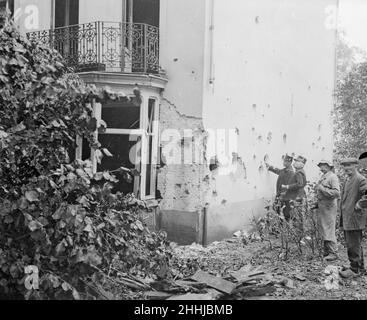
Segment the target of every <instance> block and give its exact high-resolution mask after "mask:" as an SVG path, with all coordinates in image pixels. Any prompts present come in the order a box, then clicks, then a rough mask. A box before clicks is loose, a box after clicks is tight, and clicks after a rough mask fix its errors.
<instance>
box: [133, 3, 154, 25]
mask: <svg viewBox="0 0 367 320" xmlns="http://www.w3.org/2000/svg"><path fill="white" fill-rule="evenodd" d="M133 21H134V23H147V24H150V25H152V26H155V27H159V0H134V4H133Z"/></svg>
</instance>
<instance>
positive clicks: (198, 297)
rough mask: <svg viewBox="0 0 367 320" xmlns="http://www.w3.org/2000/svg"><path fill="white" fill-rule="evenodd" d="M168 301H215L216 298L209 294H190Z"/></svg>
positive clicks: (174, 297)
mask: <svg viewBox="0 0 367 320" xmlns="http://www.w3.org/2000/svg"><path fill="white" fill-rule="evenodd" d="M167 300H214V298H213V297H212V295H210V294H209V293H204V294H196V293H188V294H184V295H180V296H173V297H171V298H168V299H167Z"/></svg>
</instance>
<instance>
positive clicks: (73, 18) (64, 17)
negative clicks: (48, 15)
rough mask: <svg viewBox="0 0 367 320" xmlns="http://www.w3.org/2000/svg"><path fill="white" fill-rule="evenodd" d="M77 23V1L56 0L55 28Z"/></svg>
mask: <svg viewBox="0 0 367 320" xmlns="http://www.w3.org/2000/svg"><path fill="white" fill-rule="evenodd" d="M78 23H79V0H56V2H55V28H59V27H65V26H72V25H75V24H78Z"/></svg>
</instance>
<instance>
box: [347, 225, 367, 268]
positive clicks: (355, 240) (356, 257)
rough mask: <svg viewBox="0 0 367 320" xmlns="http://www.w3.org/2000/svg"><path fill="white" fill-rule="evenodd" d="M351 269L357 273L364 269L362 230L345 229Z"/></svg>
mask: <svg viewBox="0 0 367 320" xmlns="http://www.w3.org/2000/svg"><path fill="white" fill-rule="evenodd" d="M344 236H345V241H346V243H347V250H348V258H349V261H350V269H351V270H352V271H354V272H356V273H358V272H360V271H364V270H365V269H364V259H363V248H362V230H352V231H344Z"/></svg>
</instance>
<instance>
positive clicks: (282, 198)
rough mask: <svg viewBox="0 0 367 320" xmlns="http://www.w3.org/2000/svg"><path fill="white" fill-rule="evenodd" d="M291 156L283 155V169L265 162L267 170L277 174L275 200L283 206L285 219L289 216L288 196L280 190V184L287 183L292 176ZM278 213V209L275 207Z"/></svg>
mask: <svg viewBox="0 0 367 320" xmlns="http://www.w3.org/2000/svg"><path fill="white" fill-rule="evenodd" d="M292 162H293V157H291V156H289V155H287V154H286V155H285V156H284V157H283V166H284V168H283V169H278V168H275V167H273V166H271V165H269V164H268V163H267V162H266V166H267V168H268V170H269V171H271V172H273V173H275V174H277V175H278V180H277V184H276V202H280V206H281V207H282V208H283V215H284V217H285V219H286V220H289V218H290V210H291V207H290V202H289V201H290V200H291V199H290V198H289V197H288V196H287V195H286V192H284V191H283V190H282V185H284V184H288V183H289V182H290V181H291V178H292V177H293V176H294V170H293V167H292ZM277 212H278V214H280V209H279V208H278V209H277Z"/></svg>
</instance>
